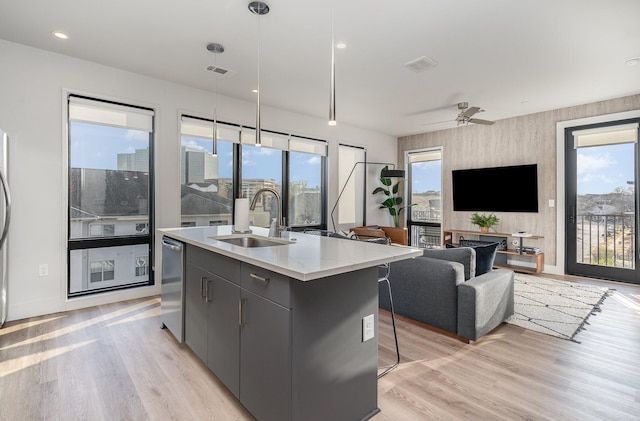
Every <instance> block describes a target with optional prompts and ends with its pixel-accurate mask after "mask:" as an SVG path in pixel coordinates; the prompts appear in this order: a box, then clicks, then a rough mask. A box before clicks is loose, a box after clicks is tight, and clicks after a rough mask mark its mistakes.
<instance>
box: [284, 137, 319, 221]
mask: <svg viewBox="0 0 640 421" xmlns="http://www.w3.org/2000/svg"><path fill="white" fill-rule="evenodd" d="M326 155H327V146H326V144H325V143H324V142H318V141H314V140H307V139H302V138H296V137H292V138H291V140H290V141H289V202H288V203H289V212H288V214H289V225H291V226H297V227H299V226H304V227H308V226H318V227H320V226H321V225H322V221H323V209H324V208H323V203H324V202H325V201H324V200H323V198H322V194H323V192H324V188H323V186H324V179H325V173H324V169H325V165H326V164H325V156H326Z"/></svg>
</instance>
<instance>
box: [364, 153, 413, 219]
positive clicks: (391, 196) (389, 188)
mask: <svg viewBox="0 0 640 421" xmlns="http://www.w3.org/2000/svg"><path fill="white" fill-rule="evenodd" d="M387 169H388V166H387V165H385V166H384V168H382V170H380V183H381V184H382V186H383V187H377V188H376V189H375V190H374V191H373V193H372V194H378V193H384V195H385V196H386V197H387V198H386V199H385V200H384V201H383V202H382V203H380V207H378V209H387V210H388V211H389V215H391V217H392V218H393V226H394V227H396V228H400V213H401V212H402V211H403V210H404V209H405V208H407V207H408V206H402V207H401V206H400V205H402V197H401V196H398V189H399V186H400V182H399V181H398V182H397V183H395V184H393V181H392V180H391V179H390V178H387V177H383V176H382V174H383V173H384V171H386V170H387ZM409 206H413V205H409Z"/></svg>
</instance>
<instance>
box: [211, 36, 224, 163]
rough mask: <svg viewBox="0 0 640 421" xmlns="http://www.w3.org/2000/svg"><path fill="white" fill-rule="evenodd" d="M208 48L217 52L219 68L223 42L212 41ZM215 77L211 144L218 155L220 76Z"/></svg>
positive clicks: (213, 151)
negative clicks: (219, 55) (219, 56)
mask: <svg viewBox="0 0 640 421" xmlns="http://www.w3.org/2000/svg"><path fill="white" fill-rule="evenodd" d="M207 50H209V51H210V52H212V53H214V54H215V58H214V61H213V65H214V68H216V69H217V68H218V54H222V53H223V52H224V47H223V46H222V45H221V44H217V43H215V42H212V43H210V44H208V45H207ZM214 73H215V72H214ZM213 77H214V78H215V84H214V92H215V103H214V105H213V143H212V145H211V156H218V77H217V76H216V75H214V76H213Z"/></svg>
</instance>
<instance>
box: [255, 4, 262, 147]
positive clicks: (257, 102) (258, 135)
mask: <svg viewBox="0 0 640 421" xmlns="http://www.w3.org/2000/svg"><path fill="white" fill-rule="evenodd" d="M260 132H261V128H260V14H259V13H258V97H257V100H256V146H258V147H260V146H262V137H261V134H260Z"/></svg>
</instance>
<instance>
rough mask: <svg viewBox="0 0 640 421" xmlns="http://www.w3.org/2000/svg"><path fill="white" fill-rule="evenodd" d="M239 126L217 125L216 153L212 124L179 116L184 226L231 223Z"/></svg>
mask: <svg viewBox="0 0 640 421" xmlns="http://www.w3.org/2000/svg"><path fill="white" fill-rule="evenodd" d="M239 141H240V128H238V127H234V126H229V125H226V124H218V136H217V142H216V146H217V152H218V153H217V155H216V156H214V155H212V152H213V123H212V122H211V121H207V120H199V119H195V118H190V117H186V116H185V117H182V123H181V140H180V142H181V145H182V147H181V151H180V154H181V155H180V161H181V171H180V183H181V185H182V192H181V195H180V208H181V215H182V216H181V218H182V226H183V227H195V226H204V225H209V221H211V220H217V221H223V222H222V223H221V225H227V224H228V225H230V224H232V215H233V213H232V210H233V145H234V143H238V142H239Z"/></svg>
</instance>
